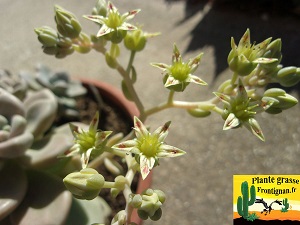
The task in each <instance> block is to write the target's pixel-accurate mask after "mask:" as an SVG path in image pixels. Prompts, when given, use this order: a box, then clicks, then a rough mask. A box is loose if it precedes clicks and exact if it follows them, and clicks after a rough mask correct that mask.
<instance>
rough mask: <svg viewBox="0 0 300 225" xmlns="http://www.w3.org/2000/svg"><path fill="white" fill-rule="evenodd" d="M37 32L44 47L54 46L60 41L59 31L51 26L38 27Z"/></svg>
mask: <svg viewBox="0 0 300 225" xmlns="http://www.w3.org/2000/svg"><path fill="white" fill-rule="evenodd" d="M34 31H35V33H36V34H37V35H38V40H39V41H40V42H41V43H42V45H43V46H44V47H54V46H56V43H57V41H58V36H57V32H56V31H55V30H54V29H52V28H51V27H47V26H43V27H41V28H36V29H35V30H34Z"/></svg>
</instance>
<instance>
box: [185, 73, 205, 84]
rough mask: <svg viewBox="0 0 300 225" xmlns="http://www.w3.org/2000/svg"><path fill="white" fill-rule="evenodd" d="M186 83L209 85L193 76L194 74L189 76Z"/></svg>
mask: <svg viewBox="0 0 300 225" xmlns="http://www.w3.org/2000/svg"><path fill="white" fill-rule="evenodd" d="M186 82H191V83H195V84H200V85H207V83H206V82H205V81H204V80H202V79H200V78H199V77H197V76H195V75H192V74H190V75H189V76H188V78H187V79H186Z"/></svg>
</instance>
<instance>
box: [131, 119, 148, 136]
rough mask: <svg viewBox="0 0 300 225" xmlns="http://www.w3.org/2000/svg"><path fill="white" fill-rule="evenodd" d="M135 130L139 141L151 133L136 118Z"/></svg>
mask: <svg viewBox="0 0 300 225" xmlns="http://www.w3.org/2000/svg"><path fill="white" fill-rule="evenodd" d="M134 130H135V135H136V137H137V138H138V139H139V138H141V137H144V136H147V135H148V134H149V131H148V130H147V128H146V127H145V125H144V124H143V123H142V121H140V120H139V118H137V117H136V116H135V117H134Z"/></svg>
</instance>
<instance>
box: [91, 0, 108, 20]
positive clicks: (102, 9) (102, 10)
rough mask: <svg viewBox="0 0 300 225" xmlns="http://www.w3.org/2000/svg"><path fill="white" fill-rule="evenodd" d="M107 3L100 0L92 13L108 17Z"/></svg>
mask: <svg viewBox="0 0 300 225" xmlns="http://www.w3.org/2000/svg"><path fill="white" fill-rule="evenodd" d="M106 6H107V3H106V1H105V0H98V1H97V3H96V5H95V7H94V8H93V10H92V15H99V16H103V17H106V15H107V9H106Z"/></svg>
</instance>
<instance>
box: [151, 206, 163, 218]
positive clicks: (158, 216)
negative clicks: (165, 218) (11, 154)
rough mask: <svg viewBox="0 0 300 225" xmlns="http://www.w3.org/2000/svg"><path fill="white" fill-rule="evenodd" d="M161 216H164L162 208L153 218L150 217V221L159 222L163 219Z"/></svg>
mask: <svg viewBox="0 0 300 225" xmlns="http://www.w3.org/2000/svg"><path fill="white" fill-rule="evenodd" d="M161 216H162V210H161V208H159V209H158V210H156V212H155V213H154V215H153V216H150V219H151V220H153V221H158V220H159V219H160V218H161Z"/></svg>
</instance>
